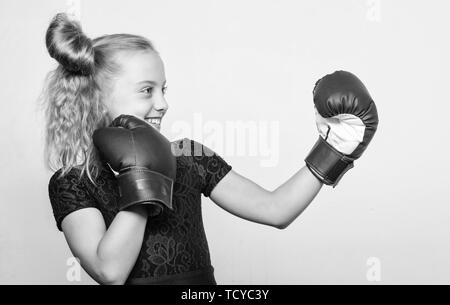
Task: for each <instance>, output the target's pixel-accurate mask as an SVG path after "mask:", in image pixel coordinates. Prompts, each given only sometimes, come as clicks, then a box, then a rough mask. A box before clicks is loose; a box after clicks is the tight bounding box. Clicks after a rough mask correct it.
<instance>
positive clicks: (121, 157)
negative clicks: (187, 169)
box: [93, 115, 176, 215]
mask: <svg viewBox="0 0 450 305" xmlns="http://www.w3.org/2000/svg"><path fill="white" fill-rule="evenodd" d="M93 141H94V145H95V147H96V148H97V149H98V151H99V153H100V155H101V157H102V158H103V159H104V160H105V161H106V162H107V163H108V164H109V166H110V167H111V168H112V169H113V170H114V171H117V172H118V175H117V177H116V178H117V182H118V186H119V195H120V198H119V209H120V210H124V209H126V208H128V207H130V206H132V205H135V204H146V205H148V208H149V209H148V211H149V214H150V215H157V214H159V213H160V212H162V209H163V208H164V206H166V207H168V208H170V209H172V191H173V183H174V180H175V175H176V159H175V157H174V155H173V154H172V150H171V144H170V142H169V141H168V140H167V139H166V138H165V137H164V136H163V135H162V134H160V133H159V131H157V130H156V129H154V128H153V127H152V126H151V125H150V124H148V123H147V122H145V121H144V120H141V119H139V118H137V117H135V116H131V115H120V116H118V117H117V118H116V119H115V120H114V121H112V123H111V124H110V126H109V127H105V128H100V129H97V130H96V131H94V134H93Z"/></svg>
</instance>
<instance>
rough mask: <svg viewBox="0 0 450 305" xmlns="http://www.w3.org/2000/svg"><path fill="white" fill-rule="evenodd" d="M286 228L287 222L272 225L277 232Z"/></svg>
mask: <svg viewBox="0 0 450 305" xmlns="http://www.w3.org/2000/svg"><path fill="white" fill-rule="evenodd" d="M288 226H289V223H287V222H282V223H277V224H275V225H274V227H275V228H277V229H279V230H284V229H286V228H287V227H288Z"/></svg>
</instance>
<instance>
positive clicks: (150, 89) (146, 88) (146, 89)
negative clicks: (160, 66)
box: [141, 87, 153, 94]
mask: <svg viewBox="0 0 450 305" xmlns="http://www.w3.org/2000/svg"><path fill="white" fill-rule="evenodd" d="M152 91H153V87H145V88H144V89H142V90H141V92H144V93H147V94H152Z"/></svg>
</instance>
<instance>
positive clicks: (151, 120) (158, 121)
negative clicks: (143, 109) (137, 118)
mask: <svg viewBox="0 0 450 305" xmlns="http://www.w3.org/2000/svg"><path fill="white" fill-rule="evenodd" d="M144 119H145V121H146V122H147V123H149V124H150V125H153V126H154V127H160V126H161V119H162V117H146V118H144Z"/></svg>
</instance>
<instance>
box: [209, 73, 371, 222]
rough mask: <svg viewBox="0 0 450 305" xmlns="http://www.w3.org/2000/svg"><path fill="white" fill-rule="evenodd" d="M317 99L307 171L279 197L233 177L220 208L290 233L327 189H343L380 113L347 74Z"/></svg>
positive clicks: (217, 191)
mask: <svg viewBox="0 0 450 305" xmlns="http://www.w3.org/2000/svg"><path fill="white" fill-rule="evenodd" d="M313 95H314V106H315V112H316V125H317V129H318V131H319V134H320V135H319V139H318V140H317V142H316V143H315V145H314V146H313V148H312V149H311V151H310V153H309V154H308V155H307V157H306V159H305V162H306V166H305V167H303V168H301V169H300V170H299V171H298V172H297V173H296V174H295V175H294V176H292V177H291V178H290V179H289V180H288V181H286V182H285V183H283V184H282V185H281V186H280V187H278V188H277V189H276V190H274V191H267V190H265V189H264V188H262V187H260V186H258V185H257V184H255V183H254V182H252V181H250V180H249V179H247V178H244V177H242V176H240V175H239V174H237V173H235V172H233V171H231V172H229V173H228V174H227V175H226V176H225V177H224V178H223V179H222V180H221V181H220V182H219V183H218V184H217V185H216V187H215V188H214V189H213V191H212V192H211V199H212V200H213V201H214V202H215V203H217V204H218V205H219V206H221V207H222V208H224V209H225V210H227V211H229V212H230V213H233V214H235V215H237V216H239V217H242V218H244V219H248V220H250V221H254V222H257V223H262V224H266V225H271V226H274V227H276V228H285V227H287V226H288V225H289V224H290V223H291V222H292V221H294V219H296V218H297V217H298V216H299V215H300V214H301V213H302V212H303V211H304V210H305V208H306V207H307V206H308V205H309V204H310V203H311V201H312V200H313V199H314V197H315V196H316V194H317V193H318V192H319V190H320V189H321V187H322V185H323V184H327V185H332V186H333V187H335V186H336V185H337V184H338V182H339V180H340V179H341V178H342V177H343V175H344V174H345V173H346V172H347V171H348V170H349V169H351V168H352V167H353V162H354V160H356V159H358V158H359V157H360V156H361V155H362V153H363V152H364V151H365V149H366V148H367V145H368V144H369V143H370V141H371V140H372V138H373V136H374V134H375V131H376V129H377V127H378V113H377V108H376V106H375V103H374V101H373V100H372V98H371V96H370V94H369V92H368V91H367V89H366V87H365V86H364V85H363V83H362V82H361V81H360V80H359V79H358V78H357V77H356V76H355V75H353V74H351V73H349V72H346V71H336V72H334V73H332V74H329V75H326V76H325V77H323V78H322V79H320V80H319V81H317V82H316V85H315V88H314V90H313Z"/></svg>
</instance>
